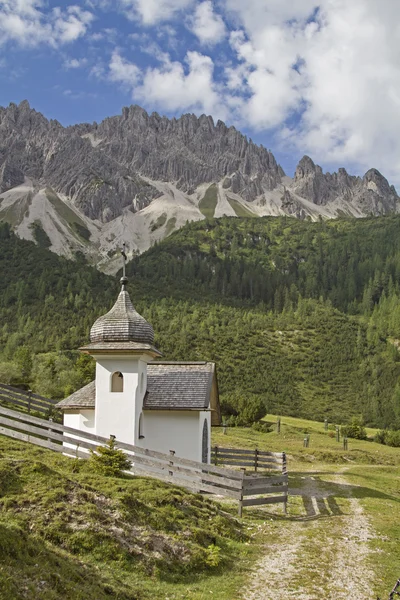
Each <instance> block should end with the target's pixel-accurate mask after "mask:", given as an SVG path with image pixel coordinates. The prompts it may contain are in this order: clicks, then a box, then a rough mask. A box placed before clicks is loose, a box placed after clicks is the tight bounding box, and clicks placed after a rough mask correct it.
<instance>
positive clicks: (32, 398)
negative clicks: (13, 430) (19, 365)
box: [0, 383, 58, 416]
mask: <svg viewBox="0 0 400 600" xmlns="http://www.w3.org/2000/svg"><path fill="white" fill-rule="evenodd" d="M57 402H58V400H50V399H49V398H45V397H44V396H39V394H34V393H33V392H30V391H28V392H26V391H25V390H20V389H18V388H14V387H11V386H10V385H5V384H4V383H0V404H3V405H4V404H6V405H13V406H16V407H17V410H24V411H27V412H28V414H30V413H31V412H34V413H38V414H40V415H42V416H48V415H49V414H51V413H53V412H54V411H55V410H56V409H55V405H56V404H57Z"/></svg>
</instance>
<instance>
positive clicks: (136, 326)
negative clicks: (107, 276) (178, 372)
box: [81, 277, 160, 355]
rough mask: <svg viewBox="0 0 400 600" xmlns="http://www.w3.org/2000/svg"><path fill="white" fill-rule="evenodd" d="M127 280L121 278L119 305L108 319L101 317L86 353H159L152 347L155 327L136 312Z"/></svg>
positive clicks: (95, 324)
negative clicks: (123, 351)
mask: <svg viewBox="0 0 400 600" xmlns="http://www.w3.org/2000/svg"><path fill="white" fill-rule="evenodd" d="M127 282H128V280H127V278H126V277H122V278H121V285H122V288H121V291H120V293H119V295H118V298H117V301H116V303H115V304H114V306H113V307H112V309H111V310H109V311H108V313H106V314H105V315H103V316H101V317H99V318H98V319H97V320H96V321H95V323H94V324H93V326H92V328H91V330H90V344H88V345H87V346H84V347H83V348H81V350H83V351H87V352H91V351H108V350H110V351H117V350H131V351H150V353H152V354H154V355H160V352H159V351H158V350H156V349H155V348H154V346H153V344H154V330H153V327H152V326H151V325H150V323H148V322H147V321H146V319H145V318H144V317H142V316H141V315H140V314H139V313H138V312H137V311H136V309H135V307H134V306H133V304H132V301H131V299H130V296H129V293H128V291H127V289H126V284H127Z"/></svg>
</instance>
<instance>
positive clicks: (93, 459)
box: [89, 437, 131, 477]
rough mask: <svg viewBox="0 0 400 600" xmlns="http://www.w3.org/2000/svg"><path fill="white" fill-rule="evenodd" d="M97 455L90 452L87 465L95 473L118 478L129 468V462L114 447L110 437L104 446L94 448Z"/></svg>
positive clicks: (113, 441)
mask: <svg viewBox="0 0 400 600" xmlns="http://www.w3.org/2000/svg"><path fill="white" fill-rule="evenodd" d="M96 451H97V452H98V454H96V453H95V452H94V451H93V450H91V451H90V454H91V456H90V460H89V464H90V466H91V467H92V468H93V470H94V471H96V472H97V473H101V474H102V475H106V476H108V477H120V476H121V475H122V471H127V470H129V469H130V468H131V461H130V460H129V458H127V456H126V454H124V453H123V452H122V450H118V449H117V448H116V447H115V439H114V438H113V437H111V438H110V439H109V441H108V442H107V445H106V446H98V447H97V448H96Z"/></svg>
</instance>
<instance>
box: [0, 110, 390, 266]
mask: <svg viewBox="0 0 400 600" xmlns="http://www.w3.org/2000/svg"><path fill="white" fill-rule="evenodd" d="M399 207H400V203H399V197H398V195H397V192H396V190H395V188H394V187H393V186H390V184H389V183H388V181H387V180H386V179H385V177H384V176H383V175H382V174H381V173H379V171H377V170H376V169H373V168H372V169H369V170H368V171H367V172H366V173H365V175H364V176H363V177H358V176H353V175H350V174H348V173H347V172H346V170H345V169H343V168H341V169H339V171H338V172H337V173H323V171H322V169H321V167H319V166H318V165H316V164H315V163H314V162H313V160H312V159H311V158H310V157H308V156H304V157H303V158H302V159H301V160H300V161H299V163H298V165H297V168H296V170H295V173H294V176H293V178H291V177H289V176H287V175H286V174H285V173H284V172H283V170H282V168H281V167H280V165H279V164H277V161H276V160H275V157H274V155H273V154H272V152H271V151H270V150H267V149H266V148H264V147H263V146H258V145H256V144H254V143H253V142H252V141H251V140H249V139H248V138H247V137H246V136H244V135H243V134H241V133H240V132H239V131H237V130H236V129H235V128H234V127H227V126H226V125H225V124H224V123H223V122H222V121H218V122H217V123H214V121H213V119H212V117H210V116H206V115H202V116H200V117H196V116H195V115H193V114H186V115H182V116H181V117H180V118H179V119H168V118H166V117H162V116H160V115H158V114H157V113H152V114H151V115H149V114H148V113H147V112H146V111H145V110H143V109H142V108H140V107H139V106H130V107H128V108H124V109H123V110H122V114H121V115H117V116H114V117H110V118H107V119H105V120H104V121H102V122H101V123H99V124H98V123H92V124H89V123H84V124H78V125H75V126H71V127H63V126H62V125H61V124H60V123H58V122H57V121H54V120H50V121H49V120H48V119H46V117H45V116H44V115H42V114H41V113H39V112H37V111H35V110H34V109H32V108H31V107H30V105H29V103H28V102H27V101H24V102H21V103H20V104H19V105H18V106H17V105H15V104H10V105H9V106H8V107H6V108H3V107H0V221H4V222H8V223H9V224H10V225H11V226H12V227H13V229H14V231H15V232H17V234H18V235H19V236H20V237H22V238H24V239H28V240H33V241H35V242H36V243H37V244H38V245H41V246H46V247H49V248H51V250H53V251H54V252H56V253H58V254H61V255H64V256H67V257H70V258H73V257H74V256H75V254H76V252H83V253H84V254H85V255H86V256H87V257H88V260H89V261H90V262H91V263H92V264H96V265H98V266H99V267H100V268H101V269H103V270H105V271H107V272H115V271H116V270H117V269H118V262H117V260H116V256H117V255H116V250H117V245H120V244H121V243H122V242H123V241H125V242H126V245H127V251H128V254H129V256H130V257H132V256H135V255H136V254H137V253H140V252H143V251H144V250H146V249H148V248H149V247H151V245H152V244H153V243H154V242H155V241H159V240H161V239H164V238H165V237H167V236H168V235H169V234H170V233H171V232H172V231H174V230H176V229H178V228H180V227H182V226H184V225H185V223H186V222H187V221H190V222H191V221H199V220H204V219H205V218H207V217H223V216H224V215H227V216H238V217H243V216H252V217H261V216H265V215H274V216H278V215H285V214H286V215H291V216H294V217H298V218H300V219H311V220H317V219H319V218H324V219H326V218H332V217H336V216H340V215H352V216H355V217H362V216H367V215H384V214H393V213H397V212H398V211H399Z"/></svg>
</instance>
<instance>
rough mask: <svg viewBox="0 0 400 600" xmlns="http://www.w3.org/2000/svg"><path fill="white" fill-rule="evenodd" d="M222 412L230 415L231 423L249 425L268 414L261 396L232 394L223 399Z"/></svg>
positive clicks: (229, 421)
mask: <svg viewBox="0 0 400 600" xmlns="http://www.w3.org/2000/svg"><path fill="white" fill-rule="evenodd" d="M221 409H222V414H223V415H226V416H229V418H228V424H229V425H238V426H249V425H252V424H253V423H255V422H257V421H260V420H261V419H262V418H263V417H265V415H266V414H267V409H266V406H265V402H264V401H263V399H262V398H260V397H259V396H251V395H249V394H246V395H241V394H231V395H229V396H225V397H224V398H223V399H222V401H221Z"/></svg>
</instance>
